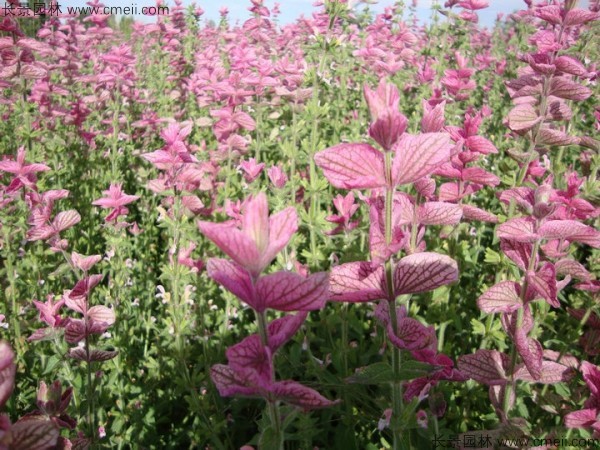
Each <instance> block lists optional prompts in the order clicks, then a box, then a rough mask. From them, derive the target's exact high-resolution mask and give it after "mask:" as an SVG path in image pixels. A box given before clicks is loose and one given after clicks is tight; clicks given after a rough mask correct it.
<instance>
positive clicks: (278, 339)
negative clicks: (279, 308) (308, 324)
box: [268, 311, 308, 353]
mask: <svg viewBox="0 0 600 450" xmlns="http://www.w3.org/2000/svg"><path fill="white" fill-rule="evenodd" d="M307 316H308V312H307V311H300V312H298V313H296V314H294V315H287V316H284V317H281V318H279V319H276V320H274V321H273V322H271V323H270V324H269V326H268V334H269V347H270V348H271V351H272V352H273V353H275V352H276V351H277V349H279V347H281V346H282V345H283V344H285V343H286V342H287V341H289V340H290V339H291V338H292V336H293V335H294V334H296V332H297V331H298V330H299V329H300V327H301V326H302V324H303V323H304V321H305V320H306V317H307Z"/></svg>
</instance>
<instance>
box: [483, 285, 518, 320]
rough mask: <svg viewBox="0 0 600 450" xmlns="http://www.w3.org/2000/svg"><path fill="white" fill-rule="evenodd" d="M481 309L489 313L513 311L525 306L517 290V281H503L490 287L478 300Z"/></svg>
mask: <svg viewBox="0 0 600 450" xmlns="http://www.w3.org/2000/svg"><path fill="white" fill-rule="evenodd" d="M477 306H479V309H480V310H481V311H483V312H485V313H487V314H492V313H497V312H501V313H507V312H513V311H516V310H517V309H519V308H520V307H521V306H523V302H522V301H521V297H520V296H519V294H518V292H517V283H515V282H514V281H502V282H500V283H498V284H495V285H494V286H492V287H491V288H489V289H488V290H487V291H485V293H484V294H483V295H481V297H479V299H478V300H477Z"/></svg>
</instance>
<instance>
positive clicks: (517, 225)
mask: <svg viewBox="0 0 600 450" xmlns="http://www.w3.org/2000/svg"><path fill="white" fill-rule="evenodd" d="M496 234H497V235H498V237H499V238H500V239H507V240H510V241H516V242H535V241H537V240H538V239H539V236H538V235H537V234H536V232H535V223H534V221H533V219H531V218H525V217H517V218H515V219H509V220H507V221H506V222H504V223H503V224H501V225H499V226H498V228H496Z"/></svg>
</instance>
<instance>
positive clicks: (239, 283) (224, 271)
mask: <svg viewBox="0 0 600 450" xmlns="http://www.w3.org/2000/svg"><path fill="white" fill-rule="evenodd" d="M206 271H207V273H208V276H209V277H211V278H212V279H213V280H215V281H216V282H217V283H219V284H220V285H221V286H223V287H224V288H225V289H227V290H228V291H229V292H231V293H232V294H233V295H235V296H236V297H238V298H239V299H240V300H242V301H243V302H245V303H247V304H248V305H250V306H251V307H252V308H254V309H257V307H258V305H257V301H256V298H255V296H254V289H253V287H252V280H251V279H250V275H248V272H247V271H246V270H245V269H243V268H242V267H240V266H239V265H237V264H235V263H233V262H231V261H227V260H226V259H221V258H210V259H209V260H208V263H207V264H206Z"/></svg>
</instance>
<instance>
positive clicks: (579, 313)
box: [567, 308, 600, 395]
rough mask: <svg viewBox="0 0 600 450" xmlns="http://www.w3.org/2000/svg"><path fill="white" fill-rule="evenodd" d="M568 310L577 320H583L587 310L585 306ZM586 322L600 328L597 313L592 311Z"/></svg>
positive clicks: (590, 325)
mask: <svg viewBox="0 0 600 450" xmlns="http://www.w3.org/2000/svg"><path fill="white" fill-rule="evenodd" d="M567 311H568V312H569V314H570V315H572V316H573V317H575V318H576V319H577V320H580V321H581V320H583V318H584V317H585V315H586V311H587V310H585V309H583V308H581V309H573V308H567ZM585 324H586V325H587V326H589V327H592V328H597V329H599V330H600V316H599V315H598V314H596V313H591V314H590V316H589V317H588V319H587V321H586V322H585ZM599 395H600V394H599Z"/></svg>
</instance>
